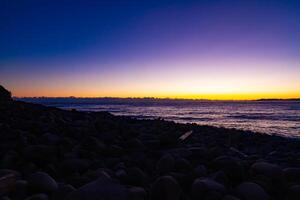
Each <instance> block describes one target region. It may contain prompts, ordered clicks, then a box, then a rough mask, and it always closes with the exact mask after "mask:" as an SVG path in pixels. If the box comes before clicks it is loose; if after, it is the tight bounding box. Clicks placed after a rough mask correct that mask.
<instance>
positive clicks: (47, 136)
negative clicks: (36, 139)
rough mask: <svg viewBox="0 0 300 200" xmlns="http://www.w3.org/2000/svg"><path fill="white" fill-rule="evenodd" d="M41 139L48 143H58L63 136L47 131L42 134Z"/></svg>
mask: <svg viewBox="0 0 300 200" xmlns="http://www.w3.org/2000/svg"><path fill="white" fill-rule="evenodd" d="M41 141H42V142H43V143H44V144H47V145H56V144H58V143H59V142H60V141H61V138H60V137H59V136H57V135H54V134H51V133H45V134H44V135H42V137H41Z"/></svg>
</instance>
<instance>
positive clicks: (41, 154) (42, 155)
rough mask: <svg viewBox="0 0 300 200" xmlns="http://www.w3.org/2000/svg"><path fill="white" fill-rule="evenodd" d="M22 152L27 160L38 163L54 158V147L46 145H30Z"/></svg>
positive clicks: (50, 160)
mask: <svg viewBox="0 0 300 200" xmlns="http://www.w3.org/2000/svg"><path fill="white" fill-rule="evenodd" d="M23 153H24V156H25V158H26V159H27V160H28V161H32V162H33V163H35V164H38V165H45V164H46V163H50V162H54V161H55V159H56V148H55V147H53V146H48V145H30V146H28V147H26V148H25V149H24V152H23Z"/></svg>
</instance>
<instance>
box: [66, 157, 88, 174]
mask: <svg viewBox="0 0 300 200" xmlns="http://www.w3.org/2000/svg"><path fill="white" fill-rule="evenodd" d="M88 167H89V162H88V161H87V160H84V159H79V158H74V159H67V160H65V161H63V162H62V163H61V167H60V170H61V172H62V173H63V174H74V173H82V172H84V171H86V170H87V169H88Z"/></svg>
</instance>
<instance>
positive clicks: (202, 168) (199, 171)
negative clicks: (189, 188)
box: [194, 165, 207, 178]
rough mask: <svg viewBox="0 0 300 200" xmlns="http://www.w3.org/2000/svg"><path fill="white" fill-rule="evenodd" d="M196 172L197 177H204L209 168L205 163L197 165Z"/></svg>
mask: <svg viewBox="0 0 300 200" xmlns="http://www.w3.org/2000/svg"><path fill="white" fill-rule="evenodd" d="M194 173H195V175H196V176H197V178H199V177H203V176H206V174H207V169H206V167H205V166H204V165H198V166H197V167H195V169H194Z"/></svg>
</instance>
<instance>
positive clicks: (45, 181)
mask: <svg viewBox="0 0 300 200" xmlns="http://www.w3.org/2000/svg"><path fill="white" fill-rule="evenodd" d="M27 181H28V187H29V188H30V189H31V190H32V191H36V192H43V193H51V192H53V191H55V190H56V189H57V183H56V181H55V180H54V179H53V178H52V177H51V176H49V175H48V174H47V173H45V172H36V173H33V174H31V175H30V176H29V177H28V179H27Z"/></svg>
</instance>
